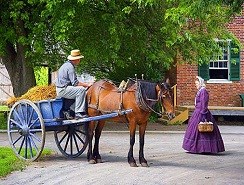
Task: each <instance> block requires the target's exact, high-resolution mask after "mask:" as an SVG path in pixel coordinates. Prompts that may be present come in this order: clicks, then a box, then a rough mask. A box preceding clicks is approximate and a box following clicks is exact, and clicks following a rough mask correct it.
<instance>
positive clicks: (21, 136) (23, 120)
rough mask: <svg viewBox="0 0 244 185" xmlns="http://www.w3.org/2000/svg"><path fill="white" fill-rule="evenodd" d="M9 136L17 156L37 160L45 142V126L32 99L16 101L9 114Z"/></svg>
mask: <svg viewBox="0 0 244 185" xmlns="http://www.w3.org/2000/svg"><path fill="white" fill-rule="evenodd" d="M8 138H9V142H10V145H11V147H12V148H13V150H14V152H15V154H16V156H18V157H19V158H20V159H24V160H27V161H35V160H36V159H37V158H38V157H39V156H40V155H41V153H42V150H43V147H44V144H45V126H44V121H43V118H42V115H41V113H40V111H39V109H38V107H37V106H36V105H35V104H34V103H33V102H31V101H30V100H20V101H18V102H16V103H15V104H14V105H13V107H12V108H11V110H10V113H9V116H8Z"/></svg>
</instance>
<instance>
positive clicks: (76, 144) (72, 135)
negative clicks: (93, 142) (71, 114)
mask: <svg viewBox="0 0 244 185" xmlns="http://www.w3.org/2000/svg"><path fill="white" fill-rule="evenodd" d="M87 126H88V123H82V124H70V125H67V126H66V127H64V128H63V129H62V130H57V131H54V138H55V142H56V144H57V146H58V149H59V150H60V152H61V153H62V154H63V155H64V156H66V157H69V158H75V157H78V156H80V155H81V154H82V153H83V152H84V151H85V149H86V147H87V145H88V138H87V128H88V127H87Z"/></svg>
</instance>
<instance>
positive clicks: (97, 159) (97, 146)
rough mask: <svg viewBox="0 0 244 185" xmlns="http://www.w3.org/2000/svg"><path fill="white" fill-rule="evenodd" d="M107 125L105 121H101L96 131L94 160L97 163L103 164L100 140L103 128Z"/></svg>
mask: <svg viewBox="0 0 244 185" xmlns="http://www.w3.org/2000/svg"><path fill="white" fill-rule="evenodd" d="M104 125H105V121H104V120H100V121H98V124H97V127H96V130H95V143H94V148H93V155H92V157H93V159H95V160H96V162H97V163H101V162H102V158H101V156H100V154H99V139H100V136H101V133H102V130H103V127H104Z"/></svg>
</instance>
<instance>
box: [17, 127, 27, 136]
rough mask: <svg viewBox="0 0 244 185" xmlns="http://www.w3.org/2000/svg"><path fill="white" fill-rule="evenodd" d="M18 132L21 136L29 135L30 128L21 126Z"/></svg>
mask: <svg viewBox="0 0 244 185" xmlns="http://www.w3.org/2000/svg"><path fill="white" fill-rule="evenodd" d="M19 133H20V134H21V135H23V136H26V135H29V133H30V128H29V127H27V126H23V127H22V128H21V129H20V130H19Z"/></svg>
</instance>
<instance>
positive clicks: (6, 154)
mask: <svg viewBox="0 0 244 185" xmlns="http://www.w3.org/2000/svg"><path fill="white" fill-rule="evenodd" d="M52 153H53V152H52V150H49V149H44V150H43V151H42V154H41V157H43V156H46V155H51V154H52ZM28 165H29V162H26V161H23V160H20V159H19V158H18V157H17V156H16V155H15V153H14V152H13V150H12V149H11V148H10V147H1V146H0V177H5V176H6V175H8V174H10V173H11V172H12V171H18V170H21V171H22V170H23V169H25V168H26V167H27V166H28Z"/></svg>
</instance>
